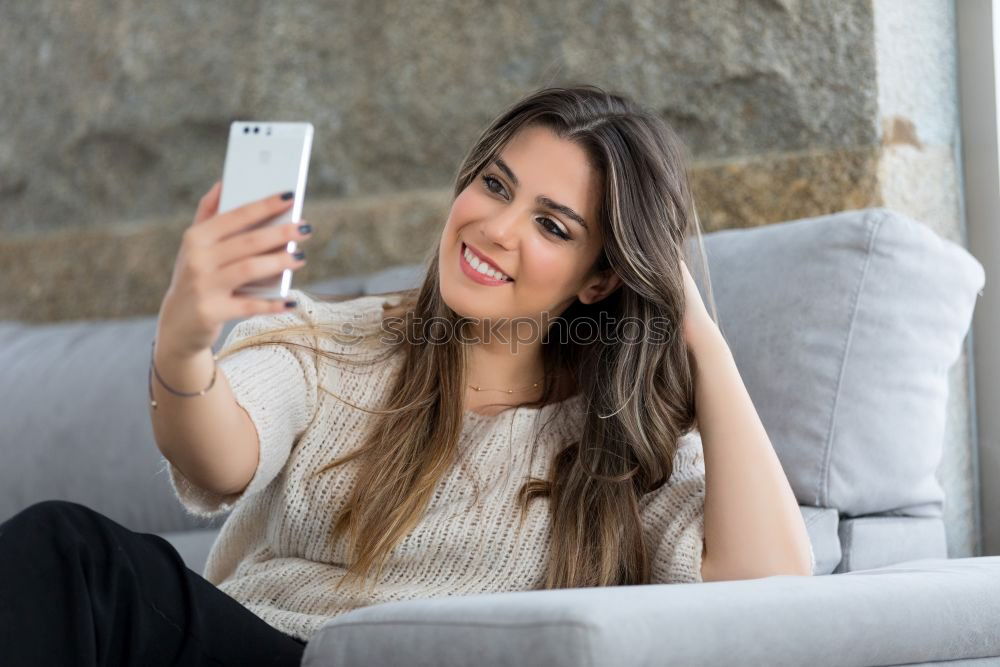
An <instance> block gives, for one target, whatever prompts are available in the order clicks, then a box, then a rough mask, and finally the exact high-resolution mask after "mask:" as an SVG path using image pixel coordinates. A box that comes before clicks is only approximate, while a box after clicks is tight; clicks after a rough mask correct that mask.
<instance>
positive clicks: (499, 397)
mask: <svg viewBox="0 0 1000 667" xmlns="http://www.w3.org/2000/svg"><path fill="white" fill-rule="evenodd" d="M454 195H455V196H454V199H453V202H452V206H451V210H450V214H449V216H448V219H447V221H446V223H445V225H444V227H443V229H442V233H441V235H440V238H439V239H437V240H436V243H435V246H434V248H433V249H432V251H431V252H430V253H429V254H428V261H427V263H426V264H427V271H426V275H425V278H424V280H423V282H422V284H421V286H420V287H419V288H417V289H413V290H408V291H403V292H398V293H394V294H380V295H370V296H365V297H360V298H357V299H350V300H347V301H340V302H327V301H323V300H321V299H319V298H317V297H314V296H311V295H309V294H307V293H305V292H303V291H301V290H294V291H293V292H294V294H295V296H296V298H297V302H290V303H288V304H283V303H279V304H274V303H271V302H268V301H264V300H260V299H254V298H249V297H241V296H236V295H234V294H233V291H234V289H235V288H236V287H238V286H239V285H242V284H245V283H247V282H250V281H251V280H257V279H260V278H264V277H267V276H272V275H274V274H276V273H278V272H280V271H282V270H284V269H286V268H289V267H290V268H293V269H294V268H298V267H301V266H302V265H303V264H304V260H303V259H302V258H296V257H292V256H289V255H288V254H287V253H286V252H285V250H284V249H283V248H284V246H285V245H286V244H287V242H288V241H289V240H296V241H304V240H306V239H307V238H308V234H309V231H310V230H309V228H308V225H302V226H301V227H295V226H291V225H286V226H281V227H263V228H259V229H255V230H254V231H246V229H247V228H248V227H252V226H253V225H255V223H257V222H259V221H261V220H265V219H268V218H270V217H273V216H274V215H276V214H278V213H280V212H282V211H284V210H285V209H286V208H287V207H288V206H291V202H290V201H288V200H287V199H284V198H282V197H281V196H277V195H276V196H274V197H269V198H266V199H264V200H261V201H259V202H256V203H253V204H250V205H248V206H245V207H243V208H241V209H238V210H235V211H231V212H228V213H225V214H222V215H220V214H218V212H217V207H218V199H219V184H216V185H215V186H214V187H213V188H212V189H211V190H210V191H209V192H208V193H207V194H206V196H205V197H204V198H203V199H202V201H201V203H200V205H199V207H198V210H197V212H196V215H195V220H194V223H193V225H192V226H191V227H190V228H189V229H188V230H187V231H186V232H185V235H184V240H183V243H182V246H181V250H180V253H179V254H178V260H177V264H176V266H175V268H174V276H173V280H172V283H171V286H170V289H169V290H168V292H167V294H166V296H165V297H164V301H163V305H162V308H161V311H160V318H159V323H158V331H157V338H156V341H155V346H154V353H153V355H152V359H151V365H152V368H151V371H152V372H151V385H150V394H151V406H152V408H153V409H152V411H151V415H152V420H153V428H154V432H155V434H156V439H157V443H158V445H159V447H160V450H161V451H162V452H163V454H164V457H165V459H166V461H165V463H166V469H167V471H168V473H169V478H170V481H171V484H172V485H173V488H174V490H175V492H176V493H177V496H178V498H179V499H180V501H181V502H182V503H183V504H184V506H185V507H186V508H187V509H188V510H189V511H190V512H192V513H194V514H197V515H200V516H214V515H217V514H221V513H223V512H226V511H230V510H232V513H231V514H230V516H229V517H228V518H227V520H226V523H225V524H224V526H223V527H222V529H221V531H220V534H219V537H218V539H217V540H216V542H215V544H214V545H213V548H212V551H211V553H210V555H209V559H208V562H207V564H206V567H205V572H204V578H203V577H201V576H200V575H198V574H197V573H195V572H193V571H191V570H189V569H187V568H186V567H184V565H183V562H182V561H181V560H180V557H179V556H178V555H177V553H176V551H174V549H173V548H172V547H171V546H170V545H169V544H168V543H167V542H166V541H164V540H162V539H160V538H158V537H156V536H153V535H147V534H138V533H133V532H131V531H128V530H127V529H125V528H123V527H121V526H119V525H118V524H115V523H114V522H112V521H111V520H109V519H107V518H106V517H103V516H102V515H100V514H98V513H96V512H94V511H92V510H89V509H87V508H85V507H83V506H80V505H76V504H73V503H63V502H58V501H49V502H47V503H40V504H38V505H34V506H32V507H30V508H28V509H27V510H25V511H23V512H21V513H20V514H19V515H17V516H15V517H14V518H12V519H11V520H9V521H8V522H6V523H5V524H4V525H3V529H2V531H0V554H2V555H0V561H2V565H4V567H2V568H0V570H2V571H4V572H5V573H9V572H10V571H11V570H12V569H13V570H16V569H18V568H21V570H22V571H24V570H32V567H34V565H33V564H35V563H41V564H42V565H39V566H38V568H37V571H34V570H33V571H32V574H31V575H29V576H25V577H23V581H22V582H20V583H18V584H16V585H13V584H7V583H6V582H5V585H13V586H14V589H15V590H16V591H17V594H18V596H19V598H18V599H20V600H22V601H25V602H26V601H27V600H29V599H31V600H36V599H42V600H43V601H44V602H45V604H44V605H43V606H42V607H39V608H38V609H37V610H27V609H25V610H20V611H19V614H17V615H16V616H17V618H16V619H14V621H13V623H14V624H13V625H12V626H11V625H8V627H12V628H14V630H12V632H16V633H17V634H18V635H19V636H23V635H25V634H28V635H31V634H34V635H40V634H41V632H42V629H41V628H42V627H43V624H44V627H45V630H44V632H45V633H46V636H48V637H52V638H53V639H55V638H58V639H59V640H60V641H62V642H63V643H64V644H65V645H69V646H72V647H73V649H72V650H74V651H77V652H80V651H83V650H84V648H86V651H87V655H88V659H87V660H86V661H85V662H87V663H88V664H96V663H97V662H101V661H102V657H103V656H116V657H117V658H118V662H128V661H139V662H142V663H143V664H160V663H162V664H171V662H172V661H174V660H180V661H181V662H183V663H184V664H201V663H203V662H204V663H207V662H209V661H211V660H219V661H223V662H225V661H228V660H237V661H239V662H240V663H241V664H298V660H299V659H300V656H301V653H302V650H303V646H304V643H305V642H306V641H308V639H309V637H310V636H311V635H312V633H313V632H315V631H316V630H317V629H318V628H319V627H320V626H321V625H322V624H323V623H324V622H326V621H327V620H329V618H331V617H334V616H337V615H339V614H342V613H345V612H347V611H350V610H351V609H354V608H357V607H360V606H365V605H371V604H377V603H382V602H389V601H393V600H402V599H411V598H419V597H439V596H445V595H465V594H471V593H478V592H499V591H513V590H530V589H540V588H557V587H581V586H613V585H625V584H655V583H680V582H699V581H709V580H721V579H737V578H750V577H759V576H770V575H774V574H803V575H807V574H811V571H812V570H811V566H812V561H811V558H812V550H811V547H810V545H809V540H808V535H807V533H806V531H805V526H804V524H803V522H802V519H801V514H800V513H799V511H798V506H797V502H796V499H795V497H794V495H793V494H792V491H791V489H790V487H789V485H788V482H787V479H786V478H785V476H784V474H783V472H782V470H781V466H780V463H779V462H778V459H777V457H776V455H775V454H774V450H773V448H772V447H771V445H770V442H769V440H768V438H767V435H766V433H765V432H764V429H763V427H762V425H761V422H760V419H759V418H758V416H757V414H756V411H755V410H754V408H753V405H752V403H751V401H750V399H749V396H748V395H747V392H746V389H745V388H744V386H743V383H742V381H741V380H740V377H739V373H738V372H737V370H736V367H735V364H734V363H733V359H732V356H731V354H730V353H729V349H728V346H727V345H726V343H725V341H724V339H723V337H722V335H721V333H720V330H719V329H718V327H717V326H716V323H715V319H714V318H713V317H711V316H710V315H709V313H708V310H707V309H706V307H705V305H704V303H703V302H702V300H701V297H700V294H699V292H698V289H697V287H696V286H695V283H694V281H693V279H692V278H691V274H690V273H689V271H688V268H687V263H686V261H685V258H686V257H687V254H688V253H687V250H688V242H690V241H696V242H698V243H699V244H700V241H701V235H700V229H699V225H698V222H697V217H696V215H695V211H694V205H693V201H692V198H691V194H690V190H689V186H688V181H687V174H686V168H685V155H684V152H683V145H682V144H681V142H680V141H679V140H678V139H677V138H676V136H675V135H674V134H673V133H672V132H671V131H670V129H669V128H668V127H667V126H665V125H664V124H663V123H662V121H660V120H659V119H657V118H656V117H655V116H654V115H652V114H651V113H649V112H647V111H645V110H643V109H641V108H640V107H638V106H637V105H635V104H634V103H633V102H631V101H630V100H628V99H627V98H625V97H623V96H621V95H615V94H611V93H608V92H605V91H603V90H601V89H598V88H596V87H593V86H576V87H569V88H548V89H543V90H539V91H536V92H534V93H532V94H531V95H529V96H527V97H526V98H524V99H523V100H521V101H519V102H518V103H516V104H514V105H513V106H511V107H510V108H509V109H507V110H505V111H504V112H503V113H501V114H500V115H499V116H498V117H497V118H496V119H495V120H494V121H493V122H492V123H491V124H490V125H489V127H488V128H487V129H486V130H485V131H484V132H483V134H482V135H481V136H480V137H479V139H478V141H477V142H476V143H475V145H474V146H473V148H472V150H471V151H470V152H469V154H468V155H467V156H466V158H465V160H464V162H463V164H462V166H461V169H460V170H459V173H458V176H457V179H456V183H455V188H454ZM276 248H277V250H275V249H276ZM702 254H703V253H702ZM709 293H710V290H709ZM281 310H283V311H284V312H279V311H281ZM250 315H254V317H249V319H246V320H244V321H243V322H241V323H240V324H239V325H238V326H237V327H236V328H234V330H233V331H232V333H231V334H230V336H229V338H228V339H227V341H226V345H225V346H224V347H225V349H224V351H223V352H222V353H221V354H220V355H219V356H218V357H213V355H212V352H211V348H212V345H213V343H214V342H215V341H216V339H217V338H218V336H219V333H220V331H221V328H222V325H223V324H224V323H225V322H226V321H227V320H229V319H233V318H235V317H245V316H250ZM626 325H629V326H626ZM525 330H527V333H525ZM678 333H679V334H680V335H677V334H678ZM216 360H218V364H217V365H216ZM152 377H155V378H156V381H155V382H153V380H152ZM154 386H155V387H156V390H155V393H154V390H153V387H154ZM708 470H710V471H711V473H710V474H706V471H708ZM515 516H516V517H517V521H514V520H513V519H514V517H515ZM38 527H42V528H43V530H40V531H39V530H37V528H38ZM54 544H55V545H57V546H58V548H56V549H54V548H53V545H54ZM94 554H96V555H94ZM81 563H82V564H84V567H83V568H81V567H80V564H81ZM109 571H110V572H114V573H115V574H114V575H113V577H109V575H108V574H107V573H108V572H109ZM55 582H60V583H58V584H57V583H55ZM66 605H76V607H75V608H76V609H77V611H79V610H81V609H82V610H84V611H85V612H86V613H82V614H81V613H77V614H76V615H70V614H63V615H61V616H60V615H59V614H54V612H53V609H61V608H63V607H65V606H66ZM25 606H27V605H25ZM19 609H20V608H19ZM22 612H23V613H22ZM98 612H99V613H98ZM53 624H54V625H55V626H56V627H53ZM95 635H96V637H97V638H98V642H97V645H96V647H95V645H94V643H93V641H92V640H93V637H94V636H95ZM237 637H238V638H239V639H236V638H237ZM168 640H169V641H168ZM65 645H64V646H62V647H51V646H46V647H45V649H46V650H51V651H52V652H56V651H60V650H69V649H66V647H65ZM154 647H159V648H157V649H154ZM32 650H36V651H42V649H41V648H33V649H32ZM157 651H158V652H157ZM77 654H79V653H77ZM52 655H53V653H36V654H35V658H36V659H38V660H42V661H46V660H48V661H51V660H52ZM154 655H155V660H154V659H153V658H150V656H154ZM39 656H40V657H39ZM156 660H159V661H160V662H159V663H156V662H155V661H156Z"/></svg>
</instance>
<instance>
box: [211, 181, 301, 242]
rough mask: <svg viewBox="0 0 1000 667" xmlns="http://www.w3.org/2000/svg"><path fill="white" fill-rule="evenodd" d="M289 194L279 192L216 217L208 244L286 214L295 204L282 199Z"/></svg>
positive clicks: (289, 200) (290, 200) (291, 200)
mask: <svg viewBox="0 0 1000 667" xmlns="http://www.w3.org/2000/svg"><path fill="white" fill-rule="evenodd" d="M288 194H289V193H280V192H279V193H276V194H273V195H271V196H270V197H264V198H263V199H258V200H257V201H252V202H250V203H249V204H244V205H243V206H240V207H238V208H234V209H233V210H231V211H226V212H225V213H223V214H222V215H218V216H216V217H215V219H214V220H213V222H212V224H210V225H208V227H207V229H208V230H210V231H208V232H207V234H206V237H207V238H205V241H206V243H215V242H217V241H219V240H221V239H224V238H227V237H229V236H232V235H233V234H236V233H237V232H240V231H242V230H244V229H246V228H247V227H251V226H253V225H255V224H258V223H261V222H265V221H267V220H270V219H271V218H275V217H277V216H278V215H280V214H282V213H284V212H285V211H287V210H288V209H289V208H290V207H291V206H292V204H293V203H294V200H293V199H292V198H289V199H282V197H284V196H286V195H288Z"/></svg>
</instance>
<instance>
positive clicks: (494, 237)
mask: <svg viewBox="0 0 1000 667" xmlns="http://www.w3.org/2000/svg"><path fill="white" fill-rule="evenodd" d="M521 222H522V221H521V220H520V219H519V217H518V213H517V212H516V211H512V210H507V211H504V212H502V213H499V214H497V215H495V216H493V217H491V218H489V219H488V220H487V221H486V224H484V225H483V226H482V228H481V233H482V235H483V238H484V239H485V241H486V245H488V246H493V247H496V248H502V249H504V250H509V249H511V248H513V247H514V241H515V239H516V238H517V233H518V226H519V225H520V223H521Z"/></svg>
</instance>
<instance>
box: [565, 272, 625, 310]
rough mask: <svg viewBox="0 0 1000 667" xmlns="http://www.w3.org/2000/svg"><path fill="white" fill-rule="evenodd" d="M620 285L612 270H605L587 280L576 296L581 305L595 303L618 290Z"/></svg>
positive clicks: (620, 282)
mask: <svg viewBox="0 0 1000 667" xmlns="http://www.w3.org/2000/svg"><path fill="white" fill-rule="evenodd" d="M621 284H622V279H621V278H620V277H619V276H618V274H617V273H615V270H614V269H605V270H603V271H601V272H599V273H597V274H596V275H594V276H593V277H591V278H589V279H588V280H587V282H586V283H584V285H583V288H581V289H580V291H579V292H577V295H576V296H577V298H578V299H580V301H582V302H583V303H586V304H591V303H596V302H598V301H600V300H601V299H603V298H604V297H606V296H607V295H609V294H611V293H612V292H614V291H615V290H616V289H618V288H619V287H620V286H621Z"/></svg>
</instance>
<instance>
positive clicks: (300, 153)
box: [219, 121, 313, 299]
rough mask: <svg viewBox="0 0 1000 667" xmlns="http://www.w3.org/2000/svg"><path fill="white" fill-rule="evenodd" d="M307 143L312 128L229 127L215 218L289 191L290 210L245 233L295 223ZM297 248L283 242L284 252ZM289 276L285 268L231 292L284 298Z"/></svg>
mask: <svg viewBox="0 0 1000 667" xmlns="http://www.w3.org/2000/svg"><path fill="white" fill-rule="evenodd" d="M312 138H313V126H312V123H280V122H269V121H259V122H258V121H234V122H233V123H232V124H231V125H230V126H229V143H228V145H227V146H226V162H225V165H224V166H223V170H222V192H221V194H220V195H219V213H225V212H226V211H229V210H231V209H234V208H238V207H240V206H243V205H244V204H249V203H250V202H253V201H257V200H259V199H263V198H264V197H267V196H269V195H273V194H278V193H281V192H289V191H291V192H294V193H295V199H294V204H293V205H292V207H291V208H290V209H288V210H287V211H285V212H284V213H282V214H280V215H278V216H276V217H274V218H270V219H268V220H264V221H262V222H261V223H260V224H256V225H253V226H252V227H249V228H248V229H247V230H246V231H251V230H253V229H259V228H260V227H263V226H266V225H286V224H294V223H298V221H299V220H300V219H301V215H302V201H303V199H304V198H305V194H306V175H307V174H308V173H309V154H310V152H311V150H312ZM297 245H298V244H297V243H296V242H295V241H289V242H288V245H287V248H286V249H287V250H288V252H295V250H296V248H297ZM292 273H293V271H292V269H285V270H284V271H282V272H281V273H280V274H278V275H275V276H274V277H271V278H264V279H261V280H255V281H253V282H249V283H247V284H245V285H241V286H240V287H238V288H237V289H236V290H235V292H236V293H237V294H242V295H246V296H254V297H261V298H265V299H284V298H285V297H287V296H288V290H289V289H291V286H292Z"/></svg>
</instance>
